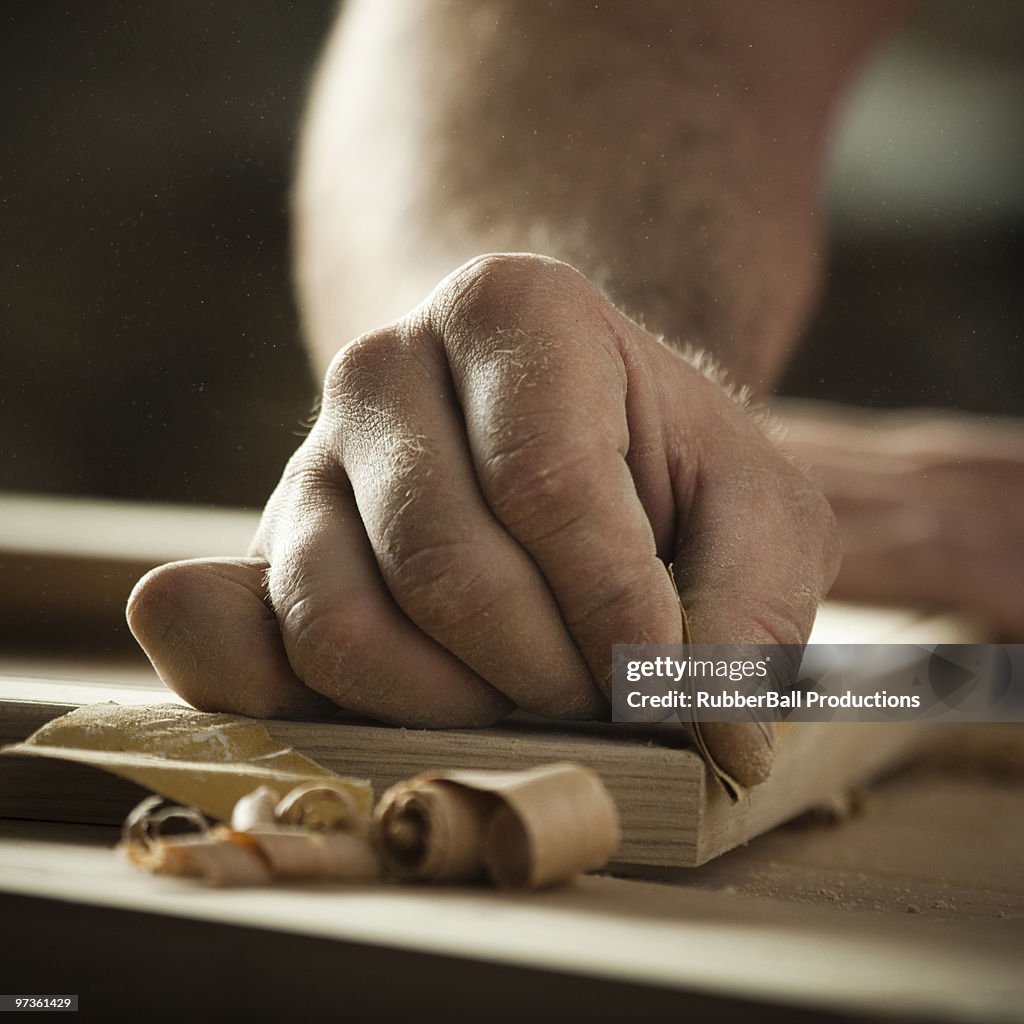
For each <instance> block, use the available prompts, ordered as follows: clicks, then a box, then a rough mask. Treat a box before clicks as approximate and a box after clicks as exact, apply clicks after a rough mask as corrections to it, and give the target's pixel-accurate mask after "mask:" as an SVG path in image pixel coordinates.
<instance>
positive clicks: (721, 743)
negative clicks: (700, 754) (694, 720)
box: [675, 421, 839, 786]
mask: <svg viewBox="0 0 1024 1024" xmlns="http://www.w3.org/2000/svg"><path fill="white" fill-rule="evenodd" d="M704 462H705V466H706V469H705V472H704V474H703V480H702V486H701V487H700V488H699V490H698V491H697V492H696V493H695V496H694V500H693V503H692V504H691V506H690V508H689V510H688V513H687V514H686V515H685V517H683V518H682V520H681V522H680V532H679V538H678V548H677V557H676V563H675V571H676V579H677V583H678V586H679V592H680V599H681V600H682V602H683V606H684V607H685V608H686V610H687V616H688V619H689V622H690V627H691V631H692V634H693V639H694V642H695V643H729V644H780V645H786V647H785V653H788V654H789V655H790V657H789V658H788V659H784V658H782V654H783V653H784V652H783V651H780V657H779V658H778V659H776V665H775V666H774V674H775V675H776V678H777V680H778V683H779V685H786V684H788V683H790V682H792V681H795V678H796V674H797V672H798V670H799V662H800V657H799V654H800V652H801V651H802V649H803V646H804V644H805V643H806V642H807V638H808V636H809V635H810V631H811V626H812V625H813V623H814V617H815V614H816V612H817V608H818V605H819V604H820V602H821V600H822V599H823V598H824V596H825V594H826V592H827V591H828V588H829V586H830V585H831V583H832V580H833V578H834V577H835V573H836V571H837V569H838V560H839V550H838V544H837V542H836V541H835V539H834V538H835V533H834V527H833V523H832V514H831V510H830V509H829V507H828V503H827V502H826V501H825V499H824V497H823V496H822V495H821V494H820V493H819V492H818V491H817V490H816V489H815V488H813V487H812V486H811V485H810V483H809V481H808V480H807V479H806V478H805V477H804V475H803V474H802V473H801V472H800V471H799V470H797V469H796V468H795V467H794V466H791V465H790V464H789V463H787V462H785V461H784V460H782V459H781V457H780V456H778V455H777V454H776V453H775V452H774V450H773V449H772V448H771V445H770V442H769V441H768V440H767V438H765V437H764V436H763V434H761V432H760V430H759V429H758V428H757V427H756V426H755V425H754V424H753V422H749V423H747V422H744V421H739V422H737V423H736V424H735V425H734V426H733V427H732V428H731V429H729V430H726V431H723V432H721V433H719V434H718V435H716V437H715V439H714V440H713V441H711V442H710V447H709V450H706V451H705V453H704ZM780 665H781V667H780ZM702 732H703V733H704V736H705V740H706V742H707V744H708V747H709V749H710V751H711V753H712V755H713V756H714V757H715V759H716V760H717V761H718V762H719V763H720V764H721V765H722V767H723V768H725V769H726V771H728V772H729V773H730V774H731V775H732V776H733V777H734V778H736V780H737V781H738V782H740V783H741V784H743V785H746V786H750V785H755V784H757V783H758V782H761V781H763V780H764V779H765V778H766V777H767V775H768V773H769V772H770V770H771V764H772V761H773V759H774V748H775V729H774V725H773V724H772V723H770V722H767V723H765V722H758V721H751V722H749V723H745V722H742V723H731V722H720V723H719V722H709V723H705V724H704V725H703V726H702Z"/></svg>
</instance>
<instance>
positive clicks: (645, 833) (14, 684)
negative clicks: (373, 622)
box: [0, 677, 927, 870]
mask: <svg viewBox="0 0 1024 1024" xmlns="http://www.w3.org/2000/svg"><path fill="white" fill-rule="evenodd" d="M76 691H77V692H76ZM0 692H2V693H3V698H2V708H3V717H2V724H0V740H2V741H3V742H4V743H9V742H14V741H16V740H19V739H23V738H24V737H25V736H27V735H28V734H29V733H31V732H32V731H33V730H35V729H36V728H38V727H39V726H40V725H42V724H43V723H44V722H46V721H49V720H50V719H52V718H54V717H56V716H57V715H59V714H63V713H65V712H66V711H67V710H69V709H70V708H71V707H75V706H79V705H81V704H84V703H89V702H91V701H93V700H96V699H98V698H100V697H101V696H103V697H104V698H105V699H111V700H117V701H119V702H121V703H133V704H138V703H159V702H160V701H161V700H165V699H166V697H167V692H166V691H164V690H161V689H159V687H158V681H156V680H155V679H154V681H153V685H152V686H151V687H149V688H147V687H144V686H134V687H126V686H123V685H122V686H116V685H113V684H112V685H110V686H109V687H103V686H101V685H98V684H96V683H82V684H77V685H76V684H75V683H74V681H63V682H61V681H47V680H40V679H36V680H33V679H25V678H17V677H0ZM265 724H266V725H267V727H268V729H269V731H270V732H271V734H272V735H273V736H274V737H275V738H276V739H278V740H279V741H281V742H282V743H285V744H287V745H289V746H292V747H294V748H295V749H297V750H299V751H301V752H302V753H304V754H307V755H308V756H310V757H312V758H314V759H315V760H317V761H319V762H320V763H321V764H323V765H325V766H326V767H328V768H331V769H333V770H335V771H337V772H339V773H342V774H348V775H355V776H359V777H366V778H370V779H371V780H372V781H373V783H374V786H375V788H376V789H377V790H378V792H379V791H381V790H382V789H383V788H384V787H386V786H389V785H391V784H392V783H393V782H395V781H397V780H399V779H402V778H407V777H408V776H410V775H415V774H416V773H418V772H420V771H423V770H426V769H428V768H431V769H445V768H525V767H530V766H533V765H537V764H543V763H545V762H551V761H563V760H572V761H579V762H581V763H583V764H586V765H588V766H589V767H591V768H592V769H593V770H594V771H596V772H597V773H598V774H599V775H600V776H601V777H602V779H603V780H604V782H605V784H606V785H607V787H608V789H609V791H610V792H611V794H612V796H613V797H614V799H615V801H616V804H617V805H618V808H619V812H620V815H621V818H622V828H623V843H622V847H621V850H620V852H619V854H618V856H617V862H618V863H620V865H621V866H622V867H623V868H624V869H626V870H630V869H641V868H643V867H645V866H653V867H691V866H694V865H697V864H702V863H704V862H706V861H708V860H709V859H711V858H712V857H715V856H717V855H719V854H721V853H723V852H725V851H726V850H729V849H732V848H733V847H735V846H737V845H739V844H741V843H744V842H747V841H748V840H749V839H750V838H752V837H753V836H755V835H758V834H760V833H761V832H764V831H766V830H768V829H770V828H772V827H774V826H775V825H778V824H779V823H780V822H783V821H786V820H788V819H790V818H792V817H794V816H795V815H797V814H800V813H802V812H803V811H806V810H808V809H810V808H812V807H816V806H819V805H827V804H829V803H830V802H832V801H833V800H834V799H835V798H836V796H837V795H841V794H842V793H843V792H844V791H845V790H846V789H848V788H849V787H851V786H856V785H860V784H863V783H864V782H866V781H867V780H869V779H870V778H872V777H875V776H876V775H878V774H879V773H880V772H882V771H884V770H887V769H891V768H892V767H893V766H894V765H895V764H898V763H899V762H900V761H903V760H906V759H907V758H909V757H910V756H912V755H913V753H914V752H915V750H917V749H918V748H919V746H920V744H921V742H922V741H923V740H924V739H925V738H926V736H927V730H926V729H922V727H920V726H904V725H894V724H879V725H874V724H870V725H867V724H856V725H835V724H833V723H806V724H800V725H794V726H791V727H789V728H788V729H787V734H786V738H785V741H784V742H783V743H782V744H781V745H780V750H779V755H778V758H777V760H776V763H775V767H774V769H773V772H772V776H771V778H770V779H769V780H768V782H766V783H764V784H763V785H761V786H758V787H756V788H755V789H753V790H752V791H751V792H750V794H749V795H748V796H747V797H745V798H743V799H742V800H741V801H740V802H739V803H736V804H734V803H732V802H731V801H730V800H729V798H728V797H727V795H726V794H725V793H724V791H722V790H721V789H720V788H719V787H718V785H717V784H716V783H715V782H714V781H713V779H712V778H711V777H710V775H709V773H708V772H707V770H706V768H705V765H704V763H703V761H702V760H701V759H700V757H699V755H698V754H697V753H696V752H695V751H694V750H692V749H691V748H689V747H688V746H685V745H684V744H685V739H684V737H683V735H682V731H681V730H680V729H671V730H665V729H664V728H657V727H651V728H644V727H625V726H621V725H611V724H608V725H575V724H574V725H566V724H565V723H553V722H542V721H541V720H539V719H530V720H527V721H516V720H511V721H509V722H507V723H505V724H503V725H502V726H500V727H497V728H492V729H481V730H440V731H432V730H421V729H397V728H392V727H388V726H380V725H373V724H356V723H352V722H340V721H327V722H287V721H269V722H266V723H265ZM138 795H139V794H138V791H137V790H136V789H134V787H129V786H127V784H112V783H111V781H110V780H108V779H106V778H104V777H103V776H102V774H101V773H97V772H96V771H95V770H93V769H89V768H84V767H78V766H69V765H66V764H59V765H54V764H52V763H50V762H48V761H44V760H41V759H38V758H31V759H29V758H10V757H5V758H3V759H2V760H0V815H3V816H6V817H22V818H40V817H41V818H44V819H48V820H73V821H86V822H114V821H119V820H121V819H122V818H123V815H124V813H125V812H126V811H127V810H128V808H129V807H130V804H131V801H132V800H133V799H134V798H136V797H137V796H138Z"/></svg>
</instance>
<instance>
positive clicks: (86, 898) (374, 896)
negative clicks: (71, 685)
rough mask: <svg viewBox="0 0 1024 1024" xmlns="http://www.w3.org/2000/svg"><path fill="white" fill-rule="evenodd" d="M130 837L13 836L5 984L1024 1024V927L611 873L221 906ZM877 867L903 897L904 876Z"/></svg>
mask: <svg viewBox="0 0 1024 1024" xmlns="http://www.w3.org/2000/svg"><path fill="white" fill-rule="evenodd" d="M1018 810H1019V802H1018ZM115 838H116V831H115V830H113V829H105V828H97V827H91V828H87V827H82V826H79V827H70V826H66V825H64V826H61V825H50V826H44V825H40V824H35V825H32V824H29V823H24V822H22V823H0V913H3V914H4V921H5V925H6V926H7V927H10V928H12V929H14V930H15V931H14V934H17V935H18V936H19V937H20V941H19V942H17V943H11V944H10V948H9V949H8V950H7V951H6V953H5V969H6V970H7V971H11V970H12V964H16V965H17V970H18V972H19V973H18V976H19V977H26V976H27V975H28V973H29V972H30V971H33V969H34V975H33V977H34V978H39V977H41V976H42V977H45V978H48V979H49V980H50V982H51V984H53V983H54V982H55V980H56V979H57V978H61V979H64V980H65V982H68V983H70V982H71V981H72V980H74V982H75V983H77V984H78V985H80V986H81V988H80V989H79V988H75V989H71V991H76V992H80V993H81V994H82V995H83V997H85V998H88V999H89V1001H90V1003H91V1006H90V1009H93V1008H95V1007H96V1006H98V1005H102V1003H103V1001H104V997H106V999H107V1000H109V1003H110V1006H111V1007H112V1009H116V1010H120V1012H119V1013H115V1014H112V1015H111V1016H110V1017H109V1018H108V1019H119V1017H120V1016H121V1015H122V1014H123V1012H124V1008H125V1007H126V1006H127V1005H129V1004H130V1003H131V1002H133V1001H134V999H135V998H143V999H145V1000H147V1001H148V1000H151V999H155V998H158V1000H159V1007H158V1009H160V1008H164V1007H166V1006H167V1005H168V1004H169V1003H170V1004H172V1005H174V1006H175V1008H176V1009H177V1008H179V1007H181V1008H182V1009H184V1010H187V1011H189V1012H187V1013H185V1014H183V1016H185V1017H186V1018H187V1019H189V1020H195V1019H200V1020H227V1019H246V1020H257V1019H258V1020H263V1019H272V1018H268V1016H267V1015H265V1007H263V1006H261V1005H260V1003H259V1002H257V1003H256V1004H255V1005H252V1006H250V1000H251V997H254V996H255V997H256V999H257V1000H260V999H266V1000H269V1001H271V1002H272V1004H273V1006H274V1009H275V1010H276V1011H277V1012H280V1007H279V1000H280V998H281V994H282V992H284V993H287V995H288V997H289V998H296V999H299V1000H301V1003H302V1012H301V1014H300V1016H301V1017H302V1018H304V1019H333V1016H334V1015H343V1016H350V1017H353V1018H354V1019H358V1020H361V1021H362V1020H394V1019H406V1017H408V1018H423V1019H427V1020H435V1019H452V1020H467V1019H472V1020H488V1021H491V1020H494V1021H503V1020H517V1019H518V1020H531V1021H533V1020H578V1019H593V1020H608V1019H615V1020H629V1019H637V1020H644V1021H648V1020H654V1019H657V1020H680V1019H686V1018H689V1019H695V1020H727V1021H730V1022H732V1021H737V1020H742V1021H757V1022H759V1024H765V1022H767V1021H772V1022H774V1021H783V1020H784V1021H787V1022H790V1024H792V1022H794V1021H805V1020H808V1019H810V1018H811V1015H812V1013H817V1014H829V1015H831V1014H839V1015H842V1018H841V1019H843V1020H850V1019H859V1020H860V1019H865V1018H867V1019H872V1020H874V1019H881V1020H886V1021H898V1020H911V1021H921V1020H935V1021H967V1020H970V1021H974V1022H979V1021H1012V1020H1020V1019H1021V1016H1020V1008H1021V1006H1022V1005H1024V979H1022V976H1021V972H1020V970H1019V950H1020V942H1021V938H1022V936H1024V931H1022V929H1021V923H1022V922H1021V920H1020V918H1019V917H1017V918H1016V919H1011V918H1009V917H1005V918H989V919H987V920H960V921H952V920H948V921H945V922H941V921H938V920H936V918H935V917H934V916H928V913H927V908H926V913H925V914H913V913H907V912H906V910H905V908H903V907H900V908H899V909H900V912H899V913H891V914H884V915H883V914H879V913H878V912H876V911H874V910H873V909H871V907H870V906H868V907H864V906H851V907H848V908H847V907H841V906H840V905H839V904H837V903H834V902H822V903H819V904H812V903H807V902H803V901H797V900H794V901H787V900H782V899H778V898H772V897H766V896H764V895H752V894H748V893H743V892H738V891H736V890H735V889H730V888H729V887H728V886H722V885H717V886H716V885H714V884H712V885H710V886H709V887H708V888H707V889H702V888H699V887H696V886H693V887H685V888H684V887H672V886H665V885H656V884H652V883H648V882H637V881H630V880H623V879H616V878H609V877H599V878H593V877H592V878H586V879H583V880H581V881H580V882H579V884H577V885H574V886H571V887H569V888H565V889H559V890H553V891H548V892H539V893H532V894H529V895H527V896H523V895H510V894H505V893H498V892H492V891H488V890H485V889H481V888H478V887H464V888H445V887H436V888H434V887H419V886H387V885H373V886H365V885H364V886H329V885H307V886H300V885H289V886H279V887H273V888H265V889H263V888H250V889H242V890H226V891H224V890H222V891H218V890H211V889H208V888H205V887H203V886H201V885H198V884H195V883H193V882H191V881H190V880H187V879H170V878H154V877H151V876H147V875H143V874H139V873H137V872H133V871H132V870H131V869H130V868H128V866H127V865H126V864H125V863H124V862H123V861H121V860H119V859H118V858H117V857H115V856H113V855H112V853H111V851H110V846H111V845H112V843H113V842H114V840H115ZM777 852H778V851H777V850H776V855H777ZM865 852H867V851H865V850H864V849H863V848H861V853H862V854H863V853H865ZM864 868H865V870H867V871H873V872H874V873H875V874H876V875H877V877H878V881H879V883H880V884H882V885H884V884H885V865H883V864H879V865H877V866H876V865H873V864H871V863H867V864H865V865H864ZM703 870H706V869H703ZM922 870H926V865H922ZM695 876H696V877H699V873H695ZM896 881H897V882H902V878H901V877H900V876H897V877H896ZM936 913H937V912H936ZM947 916H948V915H947ZM317 943H320V945H317ZM44 950H45V951H46V952H45V955H44V952H43V951H44ZM55 962H56V964H57V966H58V967H59V970H55V969H54V968H53V966H49V971H48V972H47V967H48V965H52V964H54V963H55ZM82 964H86V965H88V967H89V970H87V971H80V970H78V968H79V966H80V965H82ZM115 964H116V965H117V967H118V969H117V970H113V969H111V967H112V965H115ZM239 964H242V965H243V969H242V970H241V971H240V970H239V969H238V965H239ZM499 968H500V970H499ZM246 975H248V980H247V977H246ZM12 978H13V975H12ZM267 979H270V982H269V983H268V981H267ZM58 984H63V982H58ZM51 991H52V989H51ZM61 991H68V989H67V988H61ZM154 993H156V994H158V995H154ZM190 1001H191V1002H192V1004H193V1005H192V1006H188V1003H189V1002H190ZM182 1004H184V1006H182ZM332 1008H333V1013H332V1014H329V1013H328V1011H329V1010H331V1009H332ZM261 1010H263V1012H261ZM399 1011H401V1013H400V1012H399ZM292 1012H293V1013H294V1007H293V1008H292ZM445 1013H448V1014H450V1015H451V1016H450V1017H445V1016H443V1014H445ZM197 1014H198V1016H197ZM87 1019H88V1018H87ZM93 1019H95V1018H93ZM160 1019H168V1018H165V1017H161V1018H160ZM171 1019H174V1018H171ZM177 1019H181V1018H177ZM278 1019H280V1017H279V1018H278ZM813 1019H815V1020H819V1021H820V1020H821V1019H822V1018H821V1017H814V1018H813ZM824 1019H828V1020H831V1019H834V1018H833V1017H832V1016H827V1017H825V1018H824Z"/></svg>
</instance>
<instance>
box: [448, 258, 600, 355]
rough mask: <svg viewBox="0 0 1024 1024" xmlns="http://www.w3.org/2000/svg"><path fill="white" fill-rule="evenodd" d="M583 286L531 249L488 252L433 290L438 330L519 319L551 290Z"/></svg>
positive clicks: (572, 273)
mask: <svg viewBox="0 0 1024 1024" xmlns="http://www.w3.org/2000/svg"><path fill="white" fill-rule="evenodd" d="M581 287H588V286H587V285H586V279H585V278H584V277H583V276H582V275H581V274H580V273H579V272H578V271H576V270H574V269H573V268H572V267H570V266H569V265H568V264H567V263H562V262H561V261H559V260H555V259H552V258H550V257H548V256H538V255H534V254H532V253H487V254H485V255H483V256H478V257H476V259H473V260H471V261H470V262H469V263H467V264H465V265H464V266H462V267H460V268H459V269H458V270H456V271H455V273H454V274H452V275H451V277H449V278H448V279H447V280H446V281H445V282H444V283H443V285H442V286H441V287H440V288H439V290H438V292H437V293H435V308H436V311H437V312H439V313H440V315H441V322H442V325H443V326H442V333H444V334H446V335H448V334H450V333H457V331H458V327H459V326H460V325H461V326H469V327H476V326H479V325H480V324H481V323H484V324H490V323H493V322H494V321H495V320H509V319H511V320H513V321H514V322H519V321H521V320H522V319H523V317H524V316H526V317H529V315H530V314H531V312H533V311H534V310H536V309H537V307H538V303H539V302H540V301H543V299H544V298H545V297H546V296H549V295H551V294H559V295H564V294H565V293H566V292H567V291H573V292H578V291H579V290H580V289H581Z"/></svg>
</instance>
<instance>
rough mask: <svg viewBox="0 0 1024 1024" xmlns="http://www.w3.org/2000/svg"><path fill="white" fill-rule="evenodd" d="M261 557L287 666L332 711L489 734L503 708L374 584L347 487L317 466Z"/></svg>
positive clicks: (376, 575) (505, 704)
mask: <svg viewBox="0 0 1024 1024" xmlns="http://www.w3.org/2000/svg"><path fill="white" fill-rule="evenodd" d="M324 462H325V465H326V466H329V467H333V468H324V469H323V470H322V471H320V472H317V473H312V474H307V477H306V482H305V484H304V486H303V489H302V492H301V499H297V500H296V501H295V502H294V503H292V504H291V505H289V506H287V507H286V510H285V512H284V513H283V514H282V517H281V518H280V520H279V521H278V522H276V523H274V526H273V529H272V530H271V531H270V533H269V535H270V537H271V540H270V541H269V543H268V549H267V550H266V551H265V554H266V555H267V556H268V560H269V562H270V564H271V569H270V572H269V587H270V595H271V600H272V602H273V606H274V609H275V611H276V612H277V618H278V622H279V624H280V627H281V635H282V638H283V641H284V647H285V650H286V651H287V654H288V660H289V662H290V663H291V665H292V668H293V669H294V671H295V673H296V675H298V676H299V677H300V678H301V679H302V680H303V681H304V682H305V684H306V685H307V686H309V687H310V688H312V689H313V690H316V691H317V692H318V693H321V694H323V695H324V696H325V697H328V698H329V699H330V700H331V701H333V702H334V703H335V704H337V705H338V706H339V707H343V708H346V709H348V710H349V711H356V712H359V713H361V714H365V715H369V716H370V717H372V718H376V719H379V720H380V721H384V722H393V723H396V724H400V725H407V726H419V727H439V726H480V725H489V724H491V723H493V722H495V721H497V720H498V719H499V718H501V717H502V716H503V715H505V714H507V713H508V711H509V710H510V709H511V707H512V704H511V702H510V701H509V700H508V699H507V698H506V697H504V696H502V695H501V694H500V693H499V692H498V691H497V690H495V689H494V688H493V687H491V686H489V685H488V684H487V683H486V682H484V680H482V679H481V678H480V677H479V676H477V675H476V674H475V673H474V672H473V671H472V670H471V669H469V668H467V667H466V666H465V665H463V664H462V663H461V662H459V660H458V659H457V658H455V657H454V656H453V655H452V654H450V653H449V652H448V651H446V650H445V649H444V648H443V647H442V646H441V645H440V644H438V643H436V642H435V641H434V640H432V639H430V638H429V637H427V636H426V635H425V634H424V633H422V632H421V631H420V630H419V629H417V628H416V626H415V625H413V623H412V622H410V621H409V619H408V618H407V617H406V616H405V615H404V614H403V612H402V610H401V609H400V608H399V607H398V606H397V605H396V604H395V602H394V600H393V599H392V597H391V595H390V594H389V593H388V591H387V588H386V587H385V585H384V582H383V580H382V579H381V576H380V572H379V571H378V569H377V564H376V561H375V559H374V556H373V550H372V548H371V547H370V544H369V541H368V540H367V538H366V533H365V531H364V529H363V525H362V522H361V521H360V518H359V513H358V511H357V509H356V506H355V501H354V498H353V496H352V492H351V490H350V489H349V488H348V484H347V481H345V480H344V479H343V476H342V474H341V471H340V470H338V469H337V467H336V463H334V462H333V460H330V459H328V457H326V456H325V458H324Z"/></svg>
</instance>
